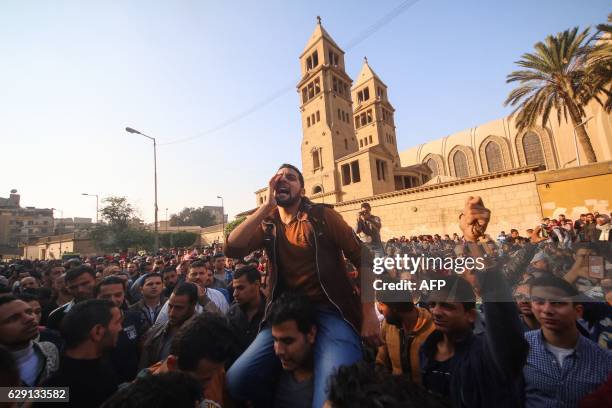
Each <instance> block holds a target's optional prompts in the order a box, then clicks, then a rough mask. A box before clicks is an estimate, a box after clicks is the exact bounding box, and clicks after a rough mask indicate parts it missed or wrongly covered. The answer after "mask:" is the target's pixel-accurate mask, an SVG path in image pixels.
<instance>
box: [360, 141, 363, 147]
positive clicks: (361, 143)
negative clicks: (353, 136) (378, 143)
mask: <svg viewBox="0 0 612 408" xmlns="http://www.w3.org/2000/svg"><path fill="white" fill-rule="evenodd" d="M359 147H363V139H360V140H359Z"/></svg>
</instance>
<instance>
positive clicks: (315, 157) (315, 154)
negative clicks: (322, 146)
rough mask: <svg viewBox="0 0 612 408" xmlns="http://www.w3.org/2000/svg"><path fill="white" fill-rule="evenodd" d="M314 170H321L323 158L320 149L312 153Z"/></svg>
mask: <svg viewBox="0 0 612 408" xmlns="http://www.w3.org/2000/svg"><path fill="white" fill-rule="evenodd" d="M312 168H313V169H314V170H317V169H320V168H321V157H320V156H319V150H318V149H317V150H315V151H313V152H312Z"/></svg>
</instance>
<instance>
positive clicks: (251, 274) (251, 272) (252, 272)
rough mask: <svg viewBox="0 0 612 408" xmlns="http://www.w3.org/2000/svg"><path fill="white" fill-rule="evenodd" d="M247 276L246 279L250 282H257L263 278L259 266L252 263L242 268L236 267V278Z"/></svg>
mask: <svg viewBox="0 0 612 408" xmlns="http://www.w3.org/2000/svg"><path fill="white" fill-rule="evenodd" d="M243 276H246V279H247V281H248V282H249V283H255V282H257V281H260V280H261V273H260V272H259V270H257V268H255V267H254V266H251V265H247V266H243V267H242V268H240V269H236V271H235V272H234V279H238V278H241V277H243Z"/></svg>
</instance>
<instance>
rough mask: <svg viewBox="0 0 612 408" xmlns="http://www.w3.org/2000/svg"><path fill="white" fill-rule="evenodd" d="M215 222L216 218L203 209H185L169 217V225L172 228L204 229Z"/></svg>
mask: <svg viewBox="0 0 612 408" xmlns="http://www.w3.org/2000/svg"><path fill="white" fill-rule="evenodd" d="M216 221H217V220H216V217H215V216H214V215H213V214H211V213H210V211H208V210H206V209H205V208H204V207H200V208H193V207H191V208H189V207H185V208H183V210H182V211H181V212H180V213H178V214H172V216H171V217H170V225H171V226H173V227H184V226H192V225H197V226H199V227H202V228H204V227H210V226H211V225H215V224H216Z"/></svg>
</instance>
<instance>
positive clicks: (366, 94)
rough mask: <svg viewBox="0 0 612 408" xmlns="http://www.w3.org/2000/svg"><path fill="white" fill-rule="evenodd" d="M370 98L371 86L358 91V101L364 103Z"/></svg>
mask: <svg viewBox="0 0 612 408" xmlns="http://www.w3.org/2000/svg"><path fill="white" fill-rule="evenodd" d="M368 99H370V88H369V87H367V86H366V87H365V88H363V89H362V90H361V91H359V92H357V103H362V102H365V101H367V100H368Z"/></svg>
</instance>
